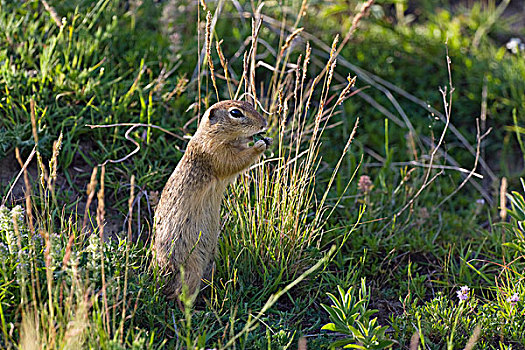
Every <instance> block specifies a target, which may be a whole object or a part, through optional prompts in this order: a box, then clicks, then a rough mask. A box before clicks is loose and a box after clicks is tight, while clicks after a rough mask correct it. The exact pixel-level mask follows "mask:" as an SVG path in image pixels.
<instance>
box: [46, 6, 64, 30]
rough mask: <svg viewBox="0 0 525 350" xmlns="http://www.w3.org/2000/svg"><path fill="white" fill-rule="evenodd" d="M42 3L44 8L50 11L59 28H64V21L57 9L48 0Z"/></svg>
mask: <svg viewBox="0 0 525 350" xmlns="http://www.w3.org/2000/svg"><path fill="white" fill-rule="evenodd" d="M42 4H43V5H44V8H45V9H46V11H47V12H49V15H50V16H51V18H52V19H53V21H54V22H55V24H56V25H57V26H58V27H59V28H62V26H63V24H62V21H61V20H60V17H58V15H57V12H56V10H55V9H54V8H53V7H52V6H50V5H49V4H48V3H47V1H46V0H42Z"/></svg>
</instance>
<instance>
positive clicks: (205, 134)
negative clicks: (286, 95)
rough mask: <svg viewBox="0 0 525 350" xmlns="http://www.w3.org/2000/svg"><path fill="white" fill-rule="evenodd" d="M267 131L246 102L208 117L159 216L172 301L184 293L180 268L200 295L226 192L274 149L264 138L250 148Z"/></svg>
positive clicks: (161, 255)
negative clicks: (230, 185) (256, 136)
mask: <svg viewBox="0 0 525 350" xmlns="http://www.w3.org/2000/svg"><path fill="white" fill-rule="evenodd" d="M266 127H267V122H266V120H265V118H264V117H263V116H261V115H260V114H259V113H258V112H257V111H256V110H255V109H254V108H253V106H252V105H251V104H249V103H247V102H242V101H233V100H229V101H222V102H219V103H216V104H214V105H213V106H211V107H210V108H209V109H208V110H207V111H206V113H205V114H204V116H203V118H202V120H201V122H200V124H199V127H198V129H197V131H196V132H195V135H193V137H192V139H191V140H190V142H189V143H188V147H187V149H186V152H185V153H184V156H183V157H182V159H181V160H180V162H179V164H178V165H177V167H176V168H175V170H174V171H173V173H172V174H171V177H170V178H169V180H168V182H167V183H166V186H165V187H164V190H163V191H162V195H161V197H160V201H159V203H158V206H157V209H156V211H155V226H156V232H155V238H154V249H155V252H156V259H157V262H158V263H159V266H160V267H161V268H163V269H165V270H166V271H167V272H168V275H169V280H168V282H167V285H166V288H165V292H166V294H167V296H168V298H170V299H174V298H176V297H177V296H178V295H179V294H180V292H181V287H182V285H181V279H180V267H183V269H184V281H185V283H186V285H187V286H188V290H189V292H190V293H191V295H194V294H195V293H196V292H197V291H198V290H199V287H200V283H201V279H202V277H203V275H204V274H205V273H206V270H207V269H208V268H209V267H210V266H212V264H213V261H214V255H215V250H216V247H217V238H218V234H219V229H220V218H219V216H220V206H221V202H222V198H223V195H224V191H225V190H226V187H227V186H228V185H229V184H230V183H232V182H233V181H234V180H235V179H236V178H237V175H239V173H240V172H242V171H243V170H245V169H246V168H248V167H249V166H250V165H252V164H253V163H254V162H255V161H256V160H257V159H258V158H259V156H260V155H261V154H262V153H263V152H264V151H265V150H266V149H267V148H268V146H269V145H270V144H271V139H270V138H264V139H261V140H258V141H257V142H255V143H254V144H253V145H252V146H250V145H249V144H250V143H251V142H252V141H253V136H255V135H257V134H259V133H261V132H264V131H265V130H266Z"/></svg>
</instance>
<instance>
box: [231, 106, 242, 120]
mask: <svg viewBox="0 0 525 350" xmlns="http://www.w3.org/2000/svg"><path fill="white" fill-rule="evenodd" d="M230 115H231V116H232V117H234V118H242V117H244V115H243V114H242V112H241V111H239V110H238V109H237V108H233V109H231V110H230Z"/></svg>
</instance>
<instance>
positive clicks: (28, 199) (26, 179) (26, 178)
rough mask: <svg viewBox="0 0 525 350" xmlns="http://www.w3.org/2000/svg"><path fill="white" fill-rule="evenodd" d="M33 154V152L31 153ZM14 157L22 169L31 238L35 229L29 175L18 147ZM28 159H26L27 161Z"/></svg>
mask: <svg viewBox="0 0 525 350" xmlns="http://www.w3.org/2000/svg"><path fill="white" fill-rule="evenodd" d="M32 154H34V152H33V153H32ZM15 156H16V160H17V161H18V164H20V167H21V168H22V172H23V173H24V184H25V187H26V188H25V191H24V197H25V201H26V217H27V222H28V225H29V232H31V237H32V236H33V235H34V234H35V227H34V224H33V206H32V203H31V183H30V182H29V174H28V172H27V165H25V164H24V163H23V162H22V157H21V156H20V150H19V149H18V147H16V148H15ZM29 159H30V158H28V161H29Z"/></svg>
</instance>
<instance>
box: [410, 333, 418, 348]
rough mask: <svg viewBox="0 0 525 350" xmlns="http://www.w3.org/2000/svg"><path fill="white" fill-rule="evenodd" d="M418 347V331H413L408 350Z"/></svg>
mask: <svg viewBox="0 0 525 350" xmlns="http://www.w3.org/2000/svg"><path fill="white" fill-rule="evenodd" d="M418 348H419V332H418V331H415V332H414V334H412V337H411V338H410V350H418Z"/></svg>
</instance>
